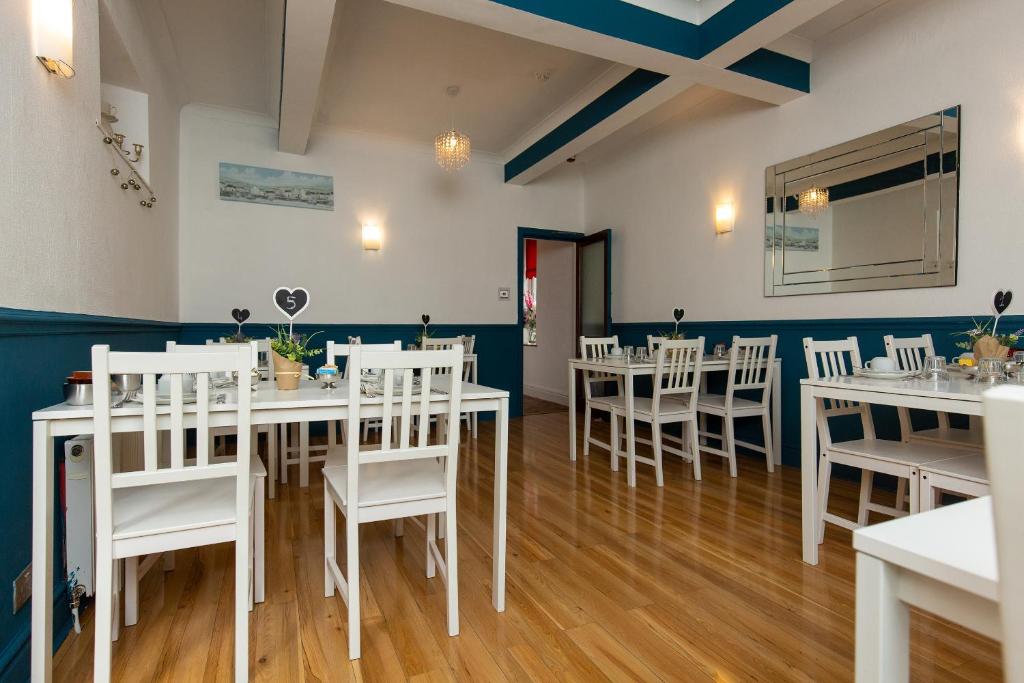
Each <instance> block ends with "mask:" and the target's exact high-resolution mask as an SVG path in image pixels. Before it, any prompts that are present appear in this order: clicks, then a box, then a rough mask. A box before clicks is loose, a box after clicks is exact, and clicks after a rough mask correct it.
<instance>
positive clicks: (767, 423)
mask: <svg viewBox="0 0 1024 683" xmlns="http://www.w3.org/2000/svg"><path fill="white" fill-rule="evenodd" d="M761 427H762V431H763V432H764V459H765V462H766V463H767V464H768V471H769V472H774V471H775V452H774V449H773V448H772V423H771V418H769V417H768V413H764V414H762V415H761Z"/></svg>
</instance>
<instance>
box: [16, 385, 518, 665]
mask: <svg viewBox="0 0 1024 683" xmlns="http://www.w3.org/2000/svg"><path fill="white" fill-rule="evenodd" d="M446 381H447V378H443V377H441V376H438V377H436V378H435V379H434V380H433V386H434V387H435V388H436V389H440V390H442V391H443V390H444V388H445V383H446ZM267 384H268V383H261V386H260V388H259V389H258V390H256V391H254V392H253V395H252V404H251V405H252V424H253V426H258V425H265V424H271V425H273V424H286V423H293V422H319V421H328V420H345V419H347V418H348V388H347V387H348V385H347V380H342V381H341V382H339V383H338V387H337V388H336V389H323V388H321V385H320V383H319V382H315V381H310V380H304V381H303V382H302V384H301V385H300V386H299V388H298V389H296V390H293V391H282V390H279V389H276V388H274V387H273V386H267ZM236 392H237V390H236V389H222V390H220V391H219V392H217V393H222V394H224V395H225V400H224V402H223V403H218V404H213V405H211V406H210V415H209V426H210V427H230V426H236V423H237V413H236V408H235V405H234V403H235V401H236V400H237V399H236V398H234V396H237V393H236ZM437 398H438V403H437V406H438V407H437V410H436V413H438V414H440V413H443V412H445V409H444V407H443V406H444V403H443V401H444V395H443V393H439V394H438V397H437ZM508 399H509V393H508V392H507V391H504V390H502V389H493V388H491V387H485V386H480V385H478V384H473V383H471V382H463V383H462V403H461V405H460V407H459V410H460V412H468V413H474V414H476V413H481V412H491V411H493V412H494V413H495V417H496V422H495V429H494V432H495V438H494V456H495V462H494V505H493V529H492V532H493V539H492V541H493V552H492V562H491V603H492V604H493V606H494V609H495V610H497V611H498V612H503V611H505V553H506V536H507V505H508ZM395 400H396V401H401V396H396V397H395ZM382 404H383V398H380V399H378V400H377V401H376V402H374V401H373V400H372V399H371V400H369V401H368V402H367V403H366V404H363V405H361V406H360V417H361V418H362V417H370V418H372V417H381V416H382V415H383V407H382ZM188 408H189V407H188V406H186V415H185V424H184V426H185V428H189V427H190V426H191V427H194V426H195V424H194V415H193V419H192V422H191V423H190V422H189V414H188ZM169 411H170V408H169V407H158V408H157V428H158V429H169V428H170V422H169ZM193 411H194V409H193ZM110 424H111V429H112V430H113V431H114V432H141V431H142V429H143V424H142V406H141V405H140V404H135V403H127V404H125V406H124V407H121V408H116V409H114V410H112V411H111V420H110ZM93 432H94V428H93V410H92V406H72V405H68V404H66V403H60V404H57V405H54V406H50V407H48V408H43V409H42V410H37V411H35V412H34V413H32V448H33V452H32V567H33V573H32V645H31V648H32V652H31V656H32V680H33V681H37V682H38V681H44V682H49V681H50V680H51V677H52V654H53V561H54V557H53V522H54V520H53V517H54V489H55V473H54V469H55V466H54V448H53V440H54V438H55V437H61V436H75V435H79V434H92V433H93Z"/></svg>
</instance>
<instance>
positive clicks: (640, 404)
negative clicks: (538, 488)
mask: <svg viewBox="0 0 1024 683" xmlns="http://www.w3.org/2000/svg"><path fill="white" fill-rule="evenodd" d="M656 358H657V360H656V363H657V368H656V369H655V371H654V390H653V396H652V398H646V397H643V396H636V397H634V398H633V417H634V418H635V419H636V420H639V421H640V422H646V423H647V424H649V425H651V445H652V447H653V450H654V459H653V460H652V459H650V458H646V457H641V456H636V461H637V462H642V463H645V464H647V465H653V466H654V476H655V480H656V481H657V483H658V486H663V485H664V483H665V481H664V474H663V468H662V452H663V451H668V452H670V453H673V454H675V455H678V456H679V457H681V458H682V459H683V460H687V461H689V462H692V463H693V478H694V479H697V480H700V449H699V445H698V443H697V390H698V388H699V386H700V366H701V363H702V362H703V359H704V337H698V338H697V339H694V340H690V341H688V340H684V339H677V340H669V339H666V340H664V341H663V342H662V343H661V344H660V345H659V346H658V350H657V356H656ZM605 405H608V406H609V407H610V408H611V416H612V420H611V423H612V424H611V443H612V446H613V447H612V450H611V462H612V470H614V471H618V469H619V458H621V457H627V458H628V455H626V454H624V453H622V452H621V451H620V450H619V448H618V445H619V441H620V437H619V420H620V419H623V420H624V418H625V417H626V398H625V396H623V395H619V396H613V397H610V398H609V399H608V403H607V404H605ZM667 424H678V425H680V426H681V428H682V429H683V438H682V441H686V434H687V432H689V448H688V450H687V451H684V450H682V449H676V448H672V447H669V446H666V445H665V444H664V443H663V441H664V436H665V435H663V434H662V428H663V427H664V425H667ZM634 450H635V446H634ZM627 466H628V463H627Z"/></svg>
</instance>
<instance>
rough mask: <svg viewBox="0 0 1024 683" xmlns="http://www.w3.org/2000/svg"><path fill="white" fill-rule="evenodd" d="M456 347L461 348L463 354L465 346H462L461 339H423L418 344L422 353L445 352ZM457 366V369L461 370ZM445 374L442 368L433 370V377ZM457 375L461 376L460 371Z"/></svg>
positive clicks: (460, 366)
mask: <svg viewBox="0 0 1024 683" xmlns="http://www.w3.org/2000/svg"><path fill="white" fill-rule="evenodd" d="M456 346H459V347H462V349H463V352H465V346H463V344H462V337H424V338H423V340H422V341H421V342H420V348H421V349H422V350H424V351H447V350H450V349H454V348H455V347H456ZM462 367H463V366H462V365H459V368H462ZM446 372H447V370H445V369H444V368H436V369H435V370H434V374H435V375H443V374H445V373H446ZM459 374H460V375H461V374H462V371H461V370H460V372H459Z"/></svg>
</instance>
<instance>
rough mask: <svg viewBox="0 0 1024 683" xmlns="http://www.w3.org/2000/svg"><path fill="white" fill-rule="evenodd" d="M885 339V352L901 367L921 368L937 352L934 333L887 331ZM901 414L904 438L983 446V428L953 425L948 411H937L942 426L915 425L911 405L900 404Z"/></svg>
mask: <svg viewBox="0 0 1024 683" xmlns="http://www.w3.org/2000/svg"><path fill="white" fill-rule="evenodd" d="M884 340H885V353H886V355H887V356H888V357H889V358H890V359H892V360H894V361H896V364H897V365H898V366H899V369H900V370H908V371H910V370H913V371H919V370H922V369H923V368H924V359H925V358H927V357H928V356H934V355H935V345H934V344H933V343H932V335H930V334H923V335H921V336H920V337H903V338H899V337H894V336H893V335H891V334H887V335H885V337H884ZM897 410H898V411H899V416H900V431H901V432H902V434H903V440H904V441H934V442H936V443H940V444H946V445H952V446H960V447H965V448H976V449H978V450H981V449H982V447H983V446H984V443H983V441H982V435H981V430H980V429H957V428H955V427H952V426H950V424H949V415H948V414H946V413H936V416H937V417H938V421H939V426H938V427H936V428H933V429H918V430H915V429H914V425H913V423H912V422H911V419H910V409H909V408H903V407H900V408H898V409H897Z"/></svg>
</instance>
